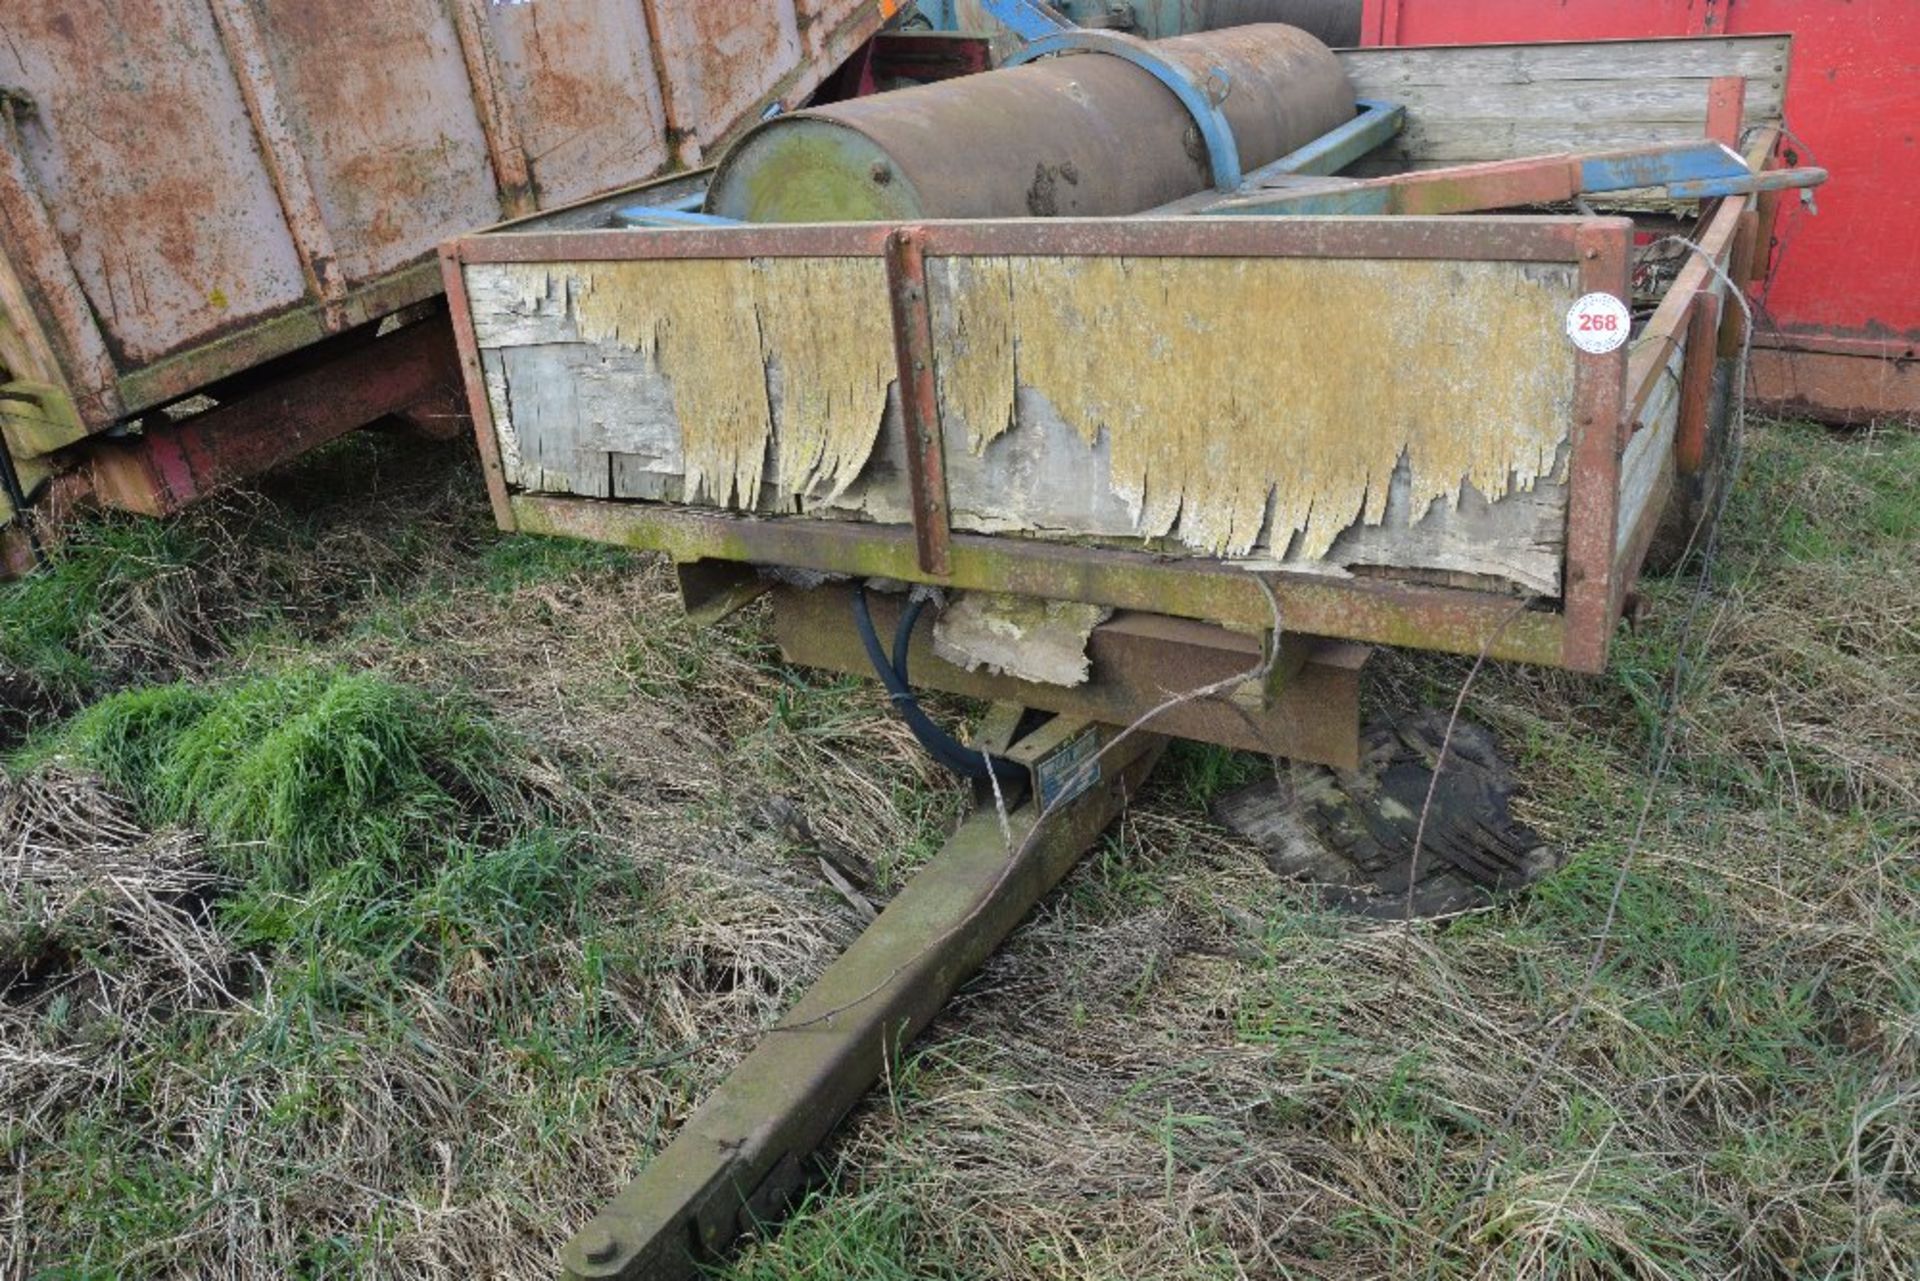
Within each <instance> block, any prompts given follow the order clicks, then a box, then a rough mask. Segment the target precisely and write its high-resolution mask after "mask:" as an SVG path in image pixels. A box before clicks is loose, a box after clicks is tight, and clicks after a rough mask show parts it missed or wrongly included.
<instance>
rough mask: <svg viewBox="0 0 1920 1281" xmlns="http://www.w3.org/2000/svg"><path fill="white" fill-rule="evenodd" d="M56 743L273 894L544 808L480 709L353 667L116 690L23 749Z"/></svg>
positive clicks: (42, 750)
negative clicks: (533, 804)
mask: <svg viewBox="0 0 1920 1281" xmlns="http://www.w3.org/2000/svg"><path fill="white" fill-rule="evenodd" d="M52 756H59V757H65V758H68V759H71V760H73V761H75V762H77V763H79V764H81V765H84V766H86V767H88V768H90V769H93V770H95V771H97V772H98V773H99V774H100V775H101V776H102V777H104V778H105V779H107V780H108V781H109V782H111V783H112V784H113V785H114V786H115V787H117V788H119V789H120V790H121V791H123V792H125V793H126V794H127V795H129V796H131V797H132V798H133V799H134V800H135V801H136V802H137V803H138V804H139V806H140V811H141V814H142V817H143V819H144V820H145V821H146V822H147V823H148V824H149V825H151V826H154V827H163V826H180V827H192V828H196V829H198V830H200V831H203V832H205V833H206V835H207V836H208V838H209V840H210V842H211V845H212V847H213V849H214V850H215V851H216V852H217V853H216V858H217V860H218V862H219V863H220V866H221V869H222V870H223V871H224V872H226V873H227V874H228V875H230V876H232V877H233V878H234V879H236V880H239V881H242V882H244V883H245V884H247V885H248V886H250V887H253V888H255V889H258V890H260V891H263V892H266V893H280V894H286V893H297V892H301V891H304V890H306V889H308V888H309V887H311V886H312V885H313V884H314V883H315V882H316V881H318V880H320V879H322V878H323V877H325V876H327V875H328V874H330V873H332V872H334V871H336V870H338V868H339V866H340V865H341V864H342V863H344V862H353V863H357V864H360V865H362V866H363V867H364V868H365V870H366V874H367V875H370V876H374V877H388V876H398V875H402V874H404V873H405V872H406V871H407V870H408V868H409V865H410V864H411V863H412V862H413V861H415V860H416V859H417V858H418V857H421V856H423V855H429V854H431V852H432V851H434V850H435V849H436V848H437V847H438V846H440V845H442V844H444V843H446V842H449V841H457V840H459V839H460V838H461V837H462V836H463V835H465V834H466V833H467V832H468V831H469V830H470V829H473V828H475V827H483V826H486V825H488V824H494V825H498V824H500V823H501V822H503V821H508V820H510V819H511V817H512V816H513V815H514V814H515V813H516V812H517V811H521V810H525V809H527V808H528V806H529V801H528V798H527V797H526V796H524V795H522V794H521V793H520V789H517V788H516V786H515V783H516V780H514V779H513V778H512V776H511V774H510V773H505V772H503V771H502V769H501V763H502V762H503V761H510V760H511V759H512V756H511V753H510V750H509V749H508V746H507V744H506V743H505V742H504V741H503V739H502V736H501V735H500V734H499V733H498V732H497V731H496V730H495V729H494V727H493V726H491V725H490V724H489V723H488V722H487V721H486V720H485V719H484V718H483V717H481V716H480V715H478V714H477V713H475V712H474V711H473V710H472V709H471V708H469V707H467V706H464V705H462V704H461V703H460V702H459V701H457V700H453V699H449V698H445V697H438V698H436V697H433V696H430V695H427V694H424V693H423V692H421V691H419V690H416V689H413V688H410V687H408V686H405V685H401V684H398V683H396V682H394V681H391V680H386V679H383V678H381V677H380V676H377V675H374V674H371V673H365V672H351V671H343V670H339V669H333V670H326V669H297V668H296V669H293V670H290V671H283V672H276V673H273V674H271V675H265V676H260V677H256V678H254V679H252V680H246V681H241V682H238V683H236V684H233V685H230V686H226V687H217V688H207V687H204V686H200V685H194V684H188V683H184V682H183V683H175V684H170V685H160V686H147V687H143V688H140V689H136V690H129V691H126V692H123V693H120V694H115V695H111V696H109V697H107V698H105V699H103V700H101V701H100V702H98V703H95V704H94V705H93V706H92V707H90V708H88V709H87V710H86V711H84V712H82V713H81V714H80V715H78V716H76V717H75V718H74V719H73V720H72V721H70V722H69V723H68V724H67V725H66V726H65V727H64V728H63V729H62V730H61V732H60V733H58V734H57V735H53V736H50V737H49V738H48V739H46V740H45V741H44V742H43V743H41V744H40V745H38V746H37V747H36V748H35V749H34V750H33V751H31V752H29V753H28V754H26V757H25V758H24V759H25V760H26V761H27V762H28V763H31V762H32V760H34V759H36V758H41V757H52Z"/></svg>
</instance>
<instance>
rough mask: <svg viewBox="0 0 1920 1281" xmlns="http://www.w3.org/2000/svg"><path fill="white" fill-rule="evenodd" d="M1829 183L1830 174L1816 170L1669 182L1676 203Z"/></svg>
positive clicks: (1765, 170) (1775, 170)
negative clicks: (1827, 181)
mask: <svg viewBox="0 0 1920 1281" xmlns="http://www.w3.org/2000/svg"><path fill="white" fill-rule="evenodd" d="M1826 180H1827V171H1826V170H1825V169H1819V168H1814V167H1811V166H1809V167H1806V168H1801V169H1762V170H1761V171H1760V172H1759V173H1749V174H1740V175H1737V176H1735V177H1731V178H1700V179H1697V180H1694V181H1691V182H1670V183H1668V184H1667V194H1668V195H1669V196H1672V197H1673V198H1674V199H1676V200H1706V199H1708V198H1710V197H1713V196H1744V195H1747V194H1748V193H1749V192H1755V191H1786V190H1789V189H1792V188H1800V189H1803V190H1804V189H1805V188H1808V187H1817V186H1819V185H1820V184H1821V183H1823V182H1825V181H1826Z"/></svg>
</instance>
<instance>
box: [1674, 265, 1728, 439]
mask: <svg viewBox="0 0 1920 1281" xmlns="http://www.w3.org/2000/svg"><path fill="white" fill-rule="evenodd" d="M1728 310H1729V311H1734V312H1737V311H1738V310H1739V304H1737V303H1729V304H1728ZM1719 355H1720V295H1719V294H1718V293H1716V292H1714V290H1713V289H1712V288H1707V289H1702V290H1700V291H1699V292H1698V293H1696V294H1694V296H1693V306H1692V307H1691V308H1690V309H1689V310H1688V312H1687V349H1686V352H1685V354H1684V355H1683V356H1682V357H1681V359H1680V409H1679V421H1678V423H1677V425H1676V426H1675V428H1674V435H1673V465H1674V468H1675V469H1676V470H1677V471H1679V472H1680V474H1681V475H1683V476H1693V475H1697V474H1698V473H1699V472H1700V471H1701V470H1702V469H1703V468H1704V467H1705V466H1706V463H1707V428H1708V423H1707V408H1708V405H1709V403H1710V402H1711V401H1712V399H1713V368H1714V366H1715V365H1716V364H1717V363H1718V360H1719Z"/></svg>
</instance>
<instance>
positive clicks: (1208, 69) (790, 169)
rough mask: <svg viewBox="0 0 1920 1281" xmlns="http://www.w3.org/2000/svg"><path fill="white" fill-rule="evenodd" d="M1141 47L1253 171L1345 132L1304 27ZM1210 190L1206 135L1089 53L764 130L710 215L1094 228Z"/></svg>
mask: <svg viewBox="0 0 1920 1281" xmlns="http://www.w3.org/2000/svg"><path fill="white" fill-rule="evenodd" d="M1143 47H1144V48H1145V49H1147V50H1150V51H1151V53H1152V54H1153V55H1154V56H1157V57H1158V58H1160V59H1163V60H1165V61H1166V62H1169V63H1173V64H1175V65H1177V66H1179V67H1183V68H1186V69H1187V70H1188V71H1190V72H1191V73H1192V75H1193V77H1194V78H1195V79H1196V80H1198V81H1199V82H1201V83H1203V84H1206V85H1208V86H1209V91H1210V92H1211V93H1212V94H1213V95H1214V96H1215V98H1216V100H1217V102H1218V105H1219V107H1220V110H1221V111H1222V112H1223V113H1224V114H1225V116H1226V118H1227V121H1228V123H1229V124H1230V125H1231V127H1232V130H1233V135H1234V139H1235V141H1236V143H1237V146H1238V149H1239V160H1240V163H1241V165H1242V166H1243V167H1244V168H1246V169H1253V168H1255V167H1257V166H1259V165H1263V164H1266V163H1268V162H1269V161H1273V160H1277V159H1279V158H1280V157H1281V156H1283V155H1285V154H1287V153H1288V152H1290V151H1293V150H1294V149H1296V148H1298V147H1300V146H1302V145H1304V144H1306V143H1308V142H1310V141H1312V140H1313V139H1314V138H1317V137H1319V136H1320V135H1321V134H1323V133H1326V132H1327V131H1328V130H1331V129H1333V128H1335V127H1337V126H1339V125H1342V124H1344V123H1346V122H1347V121H1348V120H1351V119H1352V118H1353V110H1354V105H1353V89H1352V86H1351V85H1349V84H1348V83H1347V77H1346V73H1345V72H1344V71H1343V70H1342V69H1341V66H1340V62H1339V60H1338V59H1337V58H1335V56H1334V55H1333V52H1332V51H1331V50H1330V49H1328V48H1327V46H1325V45H1324V44H1321V43H1320V42H1319V41H1318V40H1315V39H1314V38H1313V37H1312V36H1310V35H1308V34H1306V33H1305V32H1303V31H1300V30H1299V29H1297V28H1294V27H1289V26H1284V25H1281V24H1278V23H1266V24H1259V25H1255V26H1245V27H1233V28H1228V29H1226V30H1221V31H1211V32H1204V33H1200V34H1195V35H1187V36H1176V37H1173V38H1171V39H1168V40H1156V41H1153V42H1151V43H1150V44H1147V45H1145V46H1143ZM1210 185H1212V171H1211V169H1210V166H1209V160H1208V154H1207V150H1206V146H1205V144H1204V143H1203V142H1202V140H1201V133H1200V130H1199V129H1198V128H1197V126H1196V125H1195V123H1194V119H1193V116H1192V115H1191V114H1190V113H1189V112H1188V110H1187V108H1186V107H1185V106H1183V105H1182V104H1181V102H1180V100H1179V99H1178V98H1177V97H1176V96H1175V95H1174V93H1173V91H1172V90H1170V89H1168V88H1167V87H1166V86H1165V85H1163V84H1162V83H1161V82H1160V81H1159V80H1157V79H1156V78H1155V76H1154V75H1153V74H1152V73H1151V72H1149V71H1147V70H1145V69H1143V68H1142V67H1140V66H1138V65H1135V64H1134V63H1132V62H1130V61H1127V60H1126V59H1124V58H1121V57H1116V56H1113V55H1111V54H1107V53H1102V52H1089V53H1075V54H1070V55H1067V56H1062V57H1056V58H1051V59H1047V60H1045V61H1040V62H1033V63H1028V64H1026V65H1022V66H1017V67H1009V68H1003V69H1001V70H998V71H990V72H985V73H982V74H980V75H975V76H965V77H962V78H960V79H957V80H950V81H944V82H942V83H939V84H932V85H926V86H924V87H920V88H914V89H903V90H899V91H897V92H894V93H888V94H880V95H876V96H874V97H871V98H863V99H858V100H855V101H852V102H843V103H836V104H834V105H833V106H830V107H821V108H817V109H813V110H808V111H801V112H796V113H794V114H793V115H789V116H783V117H779V118H776V119H774V120H770V121H767V122H766V123H764V124H761V125H759V126H757V127H756V128H754V129H753V130H752V131H750V132H749V133H747V134H746V135H745V136H744V137H742V138H741V140H740V141H739V143H737V144H736V145H735V146H734V147H733V148H732V149H731V150H730V151H729V152H728V153H727V155H726V157H725V159H724V160H722V161H721V164H720V168H719V170H718V171H717V172H716V173H715V175H714V180H713V185H712V187H711V188H710V189H709V191H708V195H707V206H706V207H707V212H709V213H711V214H716V215H719V216H721V217H727V218H736V219H740V220H743V221H749V222H838V221H870V220H894V219H910V218H1004V217H1074V216H1077V217H1101V216H1111V215H1119V214H1129V213H1138V212H1140V211H1141V210H1144V209H1151V208H1153V207H1155V206H1157V205H1162V204H1166V203H1168V202H1170V201H1174V200H1178V199H1179V198H1180V197H1182V196H1187V195H1191V194H1193V193H1194V192H1196V191H1200V190H1202V189H1204V188H1206V187H1208V186H1210Z"/></svg>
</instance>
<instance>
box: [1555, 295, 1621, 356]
mask: <svg viewBox="0 0 1920 1281" xmlns="http://www.w3.org/2000/svg"><path fill="white" fill-rule="evenodd" d="M1632 324H1633V317H1632V316H1630V315H1629V314H1628V313H1627V304H1625V303H1623V302H1621V301H1620V300H1619V299H1618V298H1615V297H1614V296H1613V295H1612V294H1588V295H1586V296H1585V297H1583V298H1581V299H1579V300H1577V301H1576V302H1575V303H1574V304H1573V306H1571V307H1569V308H1567V337H1569V338H1571V339H1573V345H1574V346H1576V347H1578V348H1579V349H1580V350H1581V351H1584V352H1588V353H1591V354H1592V355H1595V356H1601V355H1605V354H1606V353H1607V352H1610V351H1613V350H1614V349H1615V348H1617V347H1619V346H1620V344H1621V343H1623V342H1625V341H1626V340H1627V331H1628V329H1630V328H1631V327H1632Z"/></svg>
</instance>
